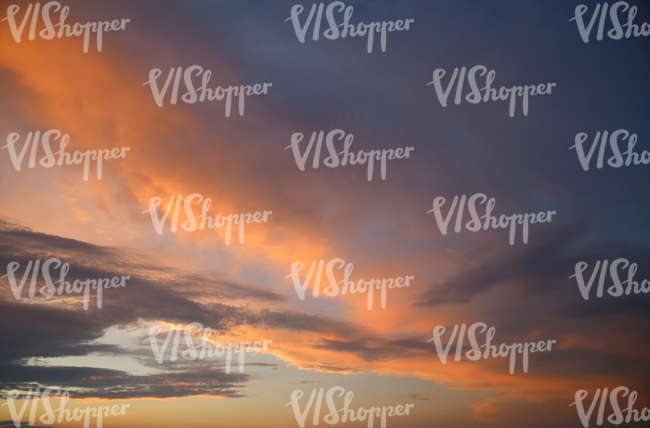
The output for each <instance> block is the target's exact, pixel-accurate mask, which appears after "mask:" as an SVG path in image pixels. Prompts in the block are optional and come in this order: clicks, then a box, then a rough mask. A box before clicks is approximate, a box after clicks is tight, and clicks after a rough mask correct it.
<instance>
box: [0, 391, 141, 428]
mask: <svg viewBox="0 0 650 428" xmlns="http://www.w3.org/2000/svg"><path fill="white" fill-rule="evenodd" d="M53 393H54V394H53ZM50 394H53V395H52V398H56V397H58V396H59V395H60V396H61V398H60V399H59V400H60V401H59V408H57V409H56V410H52V406H51V404H50ZM39 395H40V401H41V402H42V403H43V409H44V410H45V414H44V415H42V416H41V417H40V418H39V421H40V422H41V423H42V424H45V425H52V424H53V423H54V422H56V423H59V424H60V423H62V422H63V421H65V422H73V421H74V422H80V421H82V420H83V421H84V428H88V427H89V426H90V418H96V419H97V421H96V422H97V428H102V422H103V421H102V418H104V417H109V416H123V415H126V409H127V407H130V406H131V405H130V404H122V405H121V407H120V406H118V405H113V406H106V407H102V406H97V407H86V408H85V409H83V410H81V408H79V407H75V408H74V410H72V411H71V410H68V409H66V408H65V405H66V403H67V401H68V400H69V398H70V393H69V392H68V391H64V392H61V389H60V388H47V389H46V390H45V391H43V394H40V388H36V390H35V391H33V392H32V389H31V388H30V389H29V391H28V392H27V394H25V398H23V400H24V403H23V405H22V407H21V408H20V412H18V411H17V410H16V404H15V403H14V401H15V400H18V399H19V396H20V391H18V390H13V391H10V392H9V393H8V394H7V402H6V403H5V404H3V406H9V413H10V414H11V420H12V421H13V423H14V425H15V426H16V427H17V428H20V426H21V423H23V422H22V419H23V415H24V414H25V411H26V410H27V406H28V404H29V402H30V401H31V403H32V407H31V411H30V414H29V425H34V423H35V420H36V410H37V403H38V401H39ZM55 412H59V417H58V418H57V417H56V414H55Z"/></svg>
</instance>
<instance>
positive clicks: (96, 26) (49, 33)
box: [2, 1, 130, 53]
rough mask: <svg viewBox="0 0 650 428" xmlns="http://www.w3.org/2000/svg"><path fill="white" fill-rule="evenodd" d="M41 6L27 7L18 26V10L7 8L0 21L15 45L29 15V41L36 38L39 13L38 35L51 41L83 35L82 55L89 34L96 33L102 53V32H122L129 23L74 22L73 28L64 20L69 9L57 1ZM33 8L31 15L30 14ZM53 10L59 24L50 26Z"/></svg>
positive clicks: (86, 48) (88, 41)
mask: <svg viewBox="0 0 650 428" xmlns="http://www.w3.org/2000/svg"><path fill="white" fill-rule="evenodd" d="M40 7H41V4H40V3H36V6H34V5H33V4H31V3H30V4H29V5H27V11H26V12H25V15H23V18H22V20H21V21H20V25H18V22H17V20H16V14H17V13H18V11H19V10H20V7H19V6H18V5H15V4H12V5H11V6H9V7H8V8H7V17H6V18H3V19H2V21H5V20H7V21H8V22H9V28H10V29H11V35H12V36H13V37H14V40H15V41H16V43H20V41H21V37H22V34H23V31H24V29H25V25H26V24H27V21H28V20H29V18H30V15H31V18H32V19H31V24H30V27H29V36H28V38H29V40H34V39H35V38H36V29H37V24H38V16H39V12H40V13H41V17H42V19H43V24H44V25H45V28H44V29H42V30H41V31H40V32H39V33H38V35H39V36H41V38H43V39H45V40H52V39H53V38H55V37H56V38H59V39H60V38H61V37H63V35H64V34H65V36H66V37H71V36H75V37H79V36H81V35H82V34H83V36H84V53H88V45H89V43H90V32H91V31H92V32H93V33H96V36H97V37H96V38H97V51H98V52H101V51H102V44H103V41H104V32H109V31H123V30H125V29H126V23H127V22H130V20H129V19H122V20H117V19H115V20H113V21H103V22H102V21H99V22H87V23H85V24H80V23H78V22H76V23H75V24H74V25H73V26H70V24H66V23H65V20H66V18H67V17H68V14H69V13H70V7H68V6H64V7H63V8H62V7H61V3H59V2H58V1H50V2H47V3H45V5H44V6H43V9H42V10H40ZM32 8H33V12H34V13H33V14H32ZM52 8H54V10H53V11H52V12H59V10H60V11H61V12H60V13H59V23H58V24H52V19H51V17H50V12H51V11H50V10H51V9H52ZM54 27H59V31H58V32H57V31H55V29H54Z"/></svg>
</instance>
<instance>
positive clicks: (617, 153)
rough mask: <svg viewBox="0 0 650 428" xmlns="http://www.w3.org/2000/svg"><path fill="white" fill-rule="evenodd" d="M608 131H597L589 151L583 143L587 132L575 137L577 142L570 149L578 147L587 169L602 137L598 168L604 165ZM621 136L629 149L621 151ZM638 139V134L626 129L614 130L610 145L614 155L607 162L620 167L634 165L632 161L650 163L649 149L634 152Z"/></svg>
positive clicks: (578, 153) (583, 164) (597, 162)
mask: <svg viewBox="0 0 650 428" xmlns="http://www.w3.org/2000/svg"><path fill="white" fill-rule="evenodd" d="M607 134H608V133H607V131H604V132H603V134H602V138H601V134H600V131H598V132H597V133H596V137H595V138H594V142H593V143H591V147H590V148H589V152H587V153H585V149H584V148H583V146H582V145H583V144H584V143H585V141H587V138H588V136H587V134H585V133H584V132H581V133H579V134H577V135H576V138H575V144H574V145H573V146H571V147H569V149H576V154H577V155H578V160H579V161H580V165H581V166H582V169H584V170H585V171H589V164H590V163H591V158H592V157H593V155H594V153H595V150H596V147H598V140H599V139H600V147H599V148H598V159H597V161H596V168H598V169H601V168H602V167H603V161H604V159H605V150H606V149H607ZM619 137H620V138H621V140H627V151H626V152H623V153H621V150H620V149H619V147H618V143H619V141H618V138H619ZM636 140H637V135H636V134H632V135H630V133H629V132H627V131H626V130H625V129H619V130H617V131H614V132H612V135H611V136H610V137H609V146H610V148H611V150H612V155H613V156H612V157H611V158H609V159H607V164H608V165H609V166H611V167H612V168H620V167H622V166H623V165H625V166H630V165H632V162H634V165H639V164H643V165H647V164H649V163H650V152H648V151H647V150H644V151H643V153H641V154H640V155H639V153H635V152H634V146H636ZM623 155H627V156H625V159H623Z"/></svg>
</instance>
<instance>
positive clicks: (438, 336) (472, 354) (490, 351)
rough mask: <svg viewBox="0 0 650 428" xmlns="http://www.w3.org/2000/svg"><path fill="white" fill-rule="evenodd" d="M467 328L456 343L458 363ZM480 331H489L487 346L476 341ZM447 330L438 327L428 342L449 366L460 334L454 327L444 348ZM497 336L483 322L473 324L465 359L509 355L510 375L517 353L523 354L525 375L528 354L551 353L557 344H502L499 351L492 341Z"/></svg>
mask: <svg viewBox="0 0 650 428" xmlns="http://www.w3.org/2000/svg"><path fill="white" fill-rule="evenodd" d="M465 328H466V325H465V324H463V325H462V326H461V327H460V333H459V334H458V341H457V342H456V356H455V360H456V361H460V360H461V358H462V355H463V341H464V339H465ZM478 329H480V331H479V332H480V333H484V332H485V331H486V330H487V333H486V335H485V344H484V345H480V346H479V344H478V341H477V340H476V330H478ZM445 330H446V328H445V327H443V326H438V327H436V328H434V329H433V338H432V339H429V340H427V342H431V341H432V340H433V343H434V344H435V345H436V352H437V353H438V357H439V358H440V361H441V362H442V364H447V355H448V354H449V350H450V349H451V347H452V346H453V344H454V339H455V338H456V333H458V325H455V326H454V331H453V332H452V333H451V336H450V337H449V340H448V342H447V346H446V347H443V345H442V335H443V334H445ZM495 335H496V328H494V327H490V328H489V329H488V328H487V325H486V324H485V323H482V322H477V323H474V324H472V325H471V326H470V327H469V329H468V330H467V338H468V339H469V343H470V346H471V347H472V349H471V350H469V351H467V352H466V353H465V357H466V358H467V359H468V360H471V361H478V360H480V359H481V358H483V359H487V358H489V357H490V356H491V357H492V358H496V357H507V356H508V355H510V374H513V373H514V372H515V363H516V359H517V353H519V354H522V360H523V361H522V364H523V369H524V373H528V353H529V352H530V353H533V352H545V351H551V346H552V345H553V344H554V343H556V342H555V340H546V341H543V340H540V341H539V342H537V343H535V342H531V343H528V342H527V343H513V344H512V345H509V346H508V345H506V344H505V343H502V344H501V346H499V349H498V351H497V347H496V346H495V345H492V339H494V336H495ZM481 348H485V352H482V351H481Z"/></svg>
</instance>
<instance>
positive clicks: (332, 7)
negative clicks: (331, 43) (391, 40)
mask: <svg viewBox="0 0 650 428" xmlns="http://www.w3.org/2000/svg"><path fill="white" fill-rule="evenodd" d="M324 6H325V4H324V3H321V4H319V5H318V12H316V4H314V5H312V7H311V10H310V11H309V15H308V16H307V17H306V18H305V23H304V24H303V25H301V24H300V18H299V15H300V14H302V12H303V10H305V8H304V7H303V6H302V5H299V4H297V5H294V6H293V7H292V8H291V16H290V17H289V18H287V19H285V21H289V20H291V22H292V23H293V29H294V31H295V32H296V36H297V37H298V41H300V43H305V35H306V34H307V30H309V26H310V25H311V23H312V19H313V18H314V13H316V19H314V21H313V22H314V32H313V35H312V38H313V39H314V40H318V38H319V35H320V34H319V33H320V28H321V23H322V20H323V10H324ZM337 8H338V10H337ZM343 9H345V12H344V16H343V22H342V23H340V24H337V23H336V17H335V16H334V13H335V12H336V13H341V12H343ZM352 13H354V7H352V6H348V7H347V8H346V7H345V3H343V2H340V1H335V2H332V3H330V4H329V5H328V6H327V9H325V16H326V19H327V23H328V24H329V29H327V30H325V31H324V32H323V36H325V37H326V38H328V39H330V40H336V39H338V38H339V36H340V37H341V38H342V39H345V38H346V37H347V36H348V35H349V36H350V37H356V36H360V37H363V36H366V35H367V37H368V44H367V45H368V53H372V47H373V44H374V40H375V33H381V51H382V52H386V38H387V32H392V31H408V30H409V29H410V28H409V26H410V24H412V23H413V22H415V20H414V19H406V20H404V21H402V20H401V19H398V20H397V21H395V22H393V21H384V22H371V23H370V24H364V23H363V22H360V23H359V24H358V25H357V26H356V27H355V26H354V25H352V24H350V23H349V22H350V18H352ZM339 27H343V29H342V31H340V30H339Z"/></svg>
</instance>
